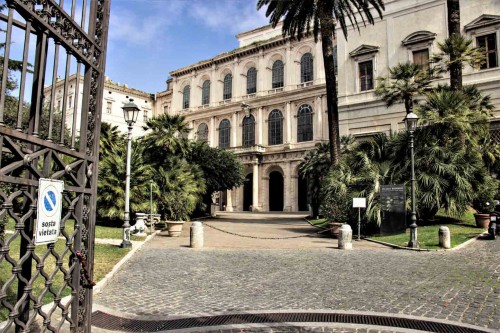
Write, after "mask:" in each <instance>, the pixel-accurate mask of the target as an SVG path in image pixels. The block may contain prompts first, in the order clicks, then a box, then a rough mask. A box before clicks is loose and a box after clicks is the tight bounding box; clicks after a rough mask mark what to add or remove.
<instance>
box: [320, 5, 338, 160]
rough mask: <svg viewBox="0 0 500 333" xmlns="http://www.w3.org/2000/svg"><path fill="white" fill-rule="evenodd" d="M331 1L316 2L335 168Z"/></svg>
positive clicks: (335, 111)
mask: <svg viewBox="0 0 500 333" xmlns="http://www.w3.org/2000/svg"><path fill="white" fill-rule="evenodd" d="M332 3H333V2H332V1H321V0H320V1H318V16H319V23H320V27H321V28H320V29H321V32H320V33H321V47H322V50H323V62H324V65H325V79H326V104H327V114H328V140H329V142H330V160H331V165H332V166H336V165H338V163H339V158H340V134H339V106H338V97H337V83H336V78H335V68H334V62H333V36H334V33H335V20H334V18H333V7H332Z"/></svg>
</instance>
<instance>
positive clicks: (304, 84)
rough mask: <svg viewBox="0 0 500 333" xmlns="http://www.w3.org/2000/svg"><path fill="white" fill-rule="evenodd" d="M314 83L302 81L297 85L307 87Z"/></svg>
mask: <svg viewBox="0 0 500 333" xmlns="http://www.w3.org/2000/svg"><path fill="white" fill-rule="evenodd" d="M312 85H313V81H307V82H302V83H300V84H298V85H297V88H305V87H309V86H312Z"/></svg>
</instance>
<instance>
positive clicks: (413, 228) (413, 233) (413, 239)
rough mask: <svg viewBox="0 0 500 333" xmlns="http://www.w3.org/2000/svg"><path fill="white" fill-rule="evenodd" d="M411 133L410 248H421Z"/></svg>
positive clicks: (411, 132)
mask: <svg viewBox="0 0 500 333" xmlns="http://www.w3.org/2000/svg"><path fill="white" fill-rule="evenodd" d="M409 133H410V155H411V216H410V221H411V224H410V242H409V243H408V247H411V248H415V249H416V248H419V244H418V240H417V213H416V209H415V181H416V179H415V156H414V152H413V131H409Z"/></svg>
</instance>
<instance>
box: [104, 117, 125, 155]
mask: <svg viewBox="0 0 500 333" xmlns="http://www.w3.org/2000/svg"><path fill="white" fill-rule="evenodd" d="M124 145H125V138H124V136H123V135H122V134H120V132H119V131H118V126H114V125H111V124H109V123H106V122H103V123H101V138H100V141H99V159H100V160H101V159H102V158H103V157H104V156H106V155H108V154H110V153H112V151H113V150H114V149H115V147H117V146H124Z"/></svg>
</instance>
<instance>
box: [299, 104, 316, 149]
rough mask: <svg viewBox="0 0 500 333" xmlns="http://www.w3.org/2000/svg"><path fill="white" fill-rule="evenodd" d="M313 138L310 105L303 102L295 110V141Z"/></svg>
mask: <svg viewBox="0 0 500 333" xmlns="http://www.w3.org/2000/svg"><path fill="white" fill-rule="evenodd" d="M312 139H313V115H312V108H311V106H310V105H307V104H303V105H301V106H300V107H299V111H298V112H297V142H304V141H311V140H312Z"/></svg>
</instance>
